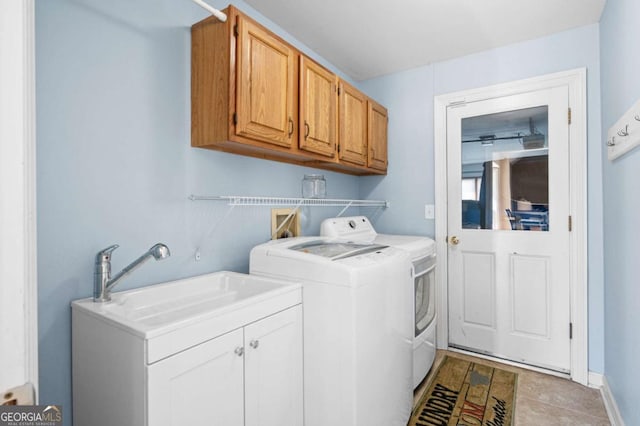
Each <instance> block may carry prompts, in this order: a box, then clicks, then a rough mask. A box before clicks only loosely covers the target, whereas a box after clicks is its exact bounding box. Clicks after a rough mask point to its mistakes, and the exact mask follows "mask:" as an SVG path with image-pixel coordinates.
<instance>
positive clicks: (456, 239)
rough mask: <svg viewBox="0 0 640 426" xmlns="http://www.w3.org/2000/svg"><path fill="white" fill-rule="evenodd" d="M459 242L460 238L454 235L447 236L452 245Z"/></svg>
mask: <svg viewBox="0 0 640 426" xmlns="http://www.w3.org/2000/svg"><path fill="white" fill-rule="evenodd" d="M459 243H460V239H459V238H458V237H456V236H455V235H454V236H453V237H449V244H451V245H452V246H457V245H458V244H459Z"/></svg>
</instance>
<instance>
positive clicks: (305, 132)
mask: <svg viewBox="0 0 640 426" xmlns="http://www.w3.org/2000/svg"><path fill="white" fill-rule="evenodd" d="M308 137H309V123H307V120H304V140H307V138H308Z"/></svg>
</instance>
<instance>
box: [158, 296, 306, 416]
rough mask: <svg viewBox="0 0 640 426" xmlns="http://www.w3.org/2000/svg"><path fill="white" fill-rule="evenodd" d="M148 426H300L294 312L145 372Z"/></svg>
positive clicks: (297, 314)
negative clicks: (146, 379)
mask: <svg viewBox="0 0 640 426" xmlns="http://www.w3.org/2000/svg"><path fill="white" fill-rule="evenodd" d="M147 376H148V398H149V425H153V426H182V425H199V424H202V425H204V424H211V425H225V426H227V425H228V426H232V425H238V426H242V425H244V426H284V425H292V426H295V425H300V426H302V423H303V420H302V419H303V413H302V308H301V307H300V306H296V307H293V308H290V309H287V310H285V311H283V312H280V313H277V314H274V315H272V316H269V317H267V318H264V319H262V320H260V321H256V322H255V323H252V324H249V325H247V326H245V327H244V328H242V329H239V330H234V331H232V332H230V333H227V334H225V335H224V336H221V337H218V338H216V339H213V340H211V341H209V342H206V343H203V344H201V345H198V346H196V347H195V348H192V349H189V350H186V351H184V352H182V353H179V354H176V355H173V356H171V357H169V358H167V359H165V360H162V361H159V362H157V363H155V364H153V365H150V366H148V367H147Z"/></svg>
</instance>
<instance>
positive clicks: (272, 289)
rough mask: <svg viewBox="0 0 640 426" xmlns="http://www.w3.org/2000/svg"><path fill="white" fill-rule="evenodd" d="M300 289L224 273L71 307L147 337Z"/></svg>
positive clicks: (283, 283) (125, 292) (128, 292)
mask: <svg viewBox="0 0 640 426" xmlns="http://www.w3.org/2000/svg"><path fill="white" fill-rule="evenodd" d="M299 287H300V286H299V285H297V284H293V283H286V282H283V281H278V280H273V279H269V278H263V277H257V276H253V275H247V274H241V273H237V272H228V271H221V272H215V273H212V274H207V275H200V276H196V277H192V278H186V279H182V280H177V281H171V282H167V283H162V284H156V285H151V286H147V287H142V288H138V289H134V290H128V291H121V292H114V293H113V294H112V296H111V301H110V302H104V303H95V302H94V301H93V299H82V300H77V301H75V302H73V304H72V305H73V307H74V308H79V309H81V310H82V311H85V313H88V314H89V315H94V316H96V315H97V316H100V317H102V318H103V319H106V320H108V321H110V322H115V323H117V324H118V325H119V326H120V327H124V328H126V329H128V330H129V331H130V332H132V333H133V334H136V335H140V336H141V337H144V338H147V339H148V338H151V337H154V336H157V335H159V334H164V333H167V332H169V331H172V330H175V329H176V328H182V327H184V326H187V325H189V324H191V323H192V322H200V321H202V320H203V319H205V318H208V317H217V316H222V315H224V314H225V313H229V312H232V311H235V310H239V309H242V308H243V307H246V306H248V305H253V304H257V303H258V302H260V301H262V300H265V299H270V298H274V297H277V296H279V295H282V294H284V293H287V292H291V291H293V290H296V289H299ZM298 291H299V290H298Z"/></svg>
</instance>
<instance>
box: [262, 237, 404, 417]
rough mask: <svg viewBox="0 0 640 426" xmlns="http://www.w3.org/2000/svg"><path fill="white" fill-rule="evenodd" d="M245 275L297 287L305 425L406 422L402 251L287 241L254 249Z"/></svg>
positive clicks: (316, 239)
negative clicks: (285, 281)
mask: <svg viewBox="0 0 640 426" xmlns="http://www.w3.org/2000/svg"><path fill="white" fill-rule="evenodd" d="M250 272H251V274H255V275H261V276H266V277H272V278H278V279H288V280H294V281H297V282H300V283H302V286H303V287H302V297H303V304H302V309H303V323H304V418H305V423H304V424H305V426H329V425H331V426H405V425H406V424H407V422H408V420H409V417H410V415H411V409H412V404H413V386H412V380H411V377H412V336H413V332H412V331H413V318H412V317H411V304H412V302H413V290H412V288H413V282H412V280H411V261H410V258H409V256H408V254H407V253H406V252H405V251H403V250H400V249H397V248H393V247H386V246H382V245H374V244H364V243H357V244H356V243H342V242H335V241H331V240H328V239H322V238H319V237H299V238H287V239H280V240H274V241H270V242H268V243H265V244H262V245H259V246H256V247H254V248H253V250H251V257H250ZM398 289H404V290H402V291H398Z"/></svg>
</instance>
